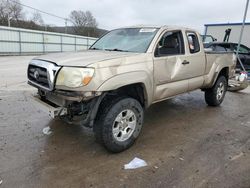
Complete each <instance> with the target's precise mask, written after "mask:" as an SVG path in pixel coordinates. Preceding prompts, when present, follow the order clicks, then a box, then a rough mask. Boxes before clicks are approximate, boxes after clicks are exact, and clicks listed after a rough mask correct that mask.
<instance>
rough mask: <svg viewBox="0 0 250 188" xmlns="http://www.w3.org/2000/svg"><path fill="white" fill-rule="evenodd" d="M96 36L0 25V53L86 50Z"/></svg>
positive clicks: (15, 53) (22, 53) (19, 53)
mask: <svg viewBox="0 0 250 188" xmlns="http://www.w3.org/2000/svg"><path fill="white" fill-rule="evenodd" d="M95 41H96V38H92V37H84V36H79V35H69V34H63V33H53V32H44V31H36V30H29V29H20V28H13V27H4V26H0V55H24V54H43V53H50V52H65V51H78V50H86V49H87V48H88V47H89V46H90V45H92V44H93V43H94V42H95Z"/></svg>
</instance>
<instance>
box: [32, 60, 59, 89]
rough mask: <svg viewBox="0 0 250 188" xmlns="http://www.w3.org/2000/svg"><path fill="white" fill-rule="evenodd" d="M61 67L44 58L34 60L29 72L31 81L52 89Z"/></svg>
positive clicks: (41, 86) (36, 84)
mask: <svg viewBox="0 0 250 188" xmlns="http://www.w3.org/2000/svg"><path fill="white" fill-rule="evenodd" d="M59 69H60V67H59V66H57V65H55V64H53V63H50V62H47V61H42V60H32V61H31V63H30V64H29V66H28V72H27V76H28V79H29V83H30V84H32V85H34V86H37V87H39V88H43V89H45V90H49V91H51V90H53V89H54V82H55V77H56V74H57V72H58V70H59Z"/></svg>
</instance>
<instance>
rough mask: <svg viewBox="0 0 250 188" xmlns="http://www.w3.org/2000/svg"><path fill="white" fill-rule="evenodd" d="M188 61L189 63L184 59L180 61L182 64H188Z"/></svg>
mask: <svg viewBox="0 0 250 188" xmlns="http://www.w3.org/2000/svg"><path fill="white" fill-rule="evenodd" d="M189 63H190V62H189V61H187V60H184V61H183V62H182V65H187V64H189Z"/></svg>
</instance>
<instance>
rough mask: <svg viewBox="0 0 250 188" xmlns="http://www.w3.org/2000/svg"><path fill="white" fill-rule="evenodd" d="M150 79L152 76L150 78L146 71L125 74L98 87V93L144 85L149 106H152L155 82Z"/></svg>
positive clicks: (116, 76) (112, 78) (114, 77)
mask: <svg viewBox="0 0 250 188" xmlns="http://www.w3.org/2000/svg"><path fill="white" fill-rule="evenodd" d="M150 78H152V76H151V77H150V75H149V74H148V73H147V72H145V71H134V72H125V73H122V74H118V75H115V76H113V77H111V78H109V79H107V80H106V81H105V82H103V83H102V84H101V85H100V86H99V87H98V89H97V91H112V90H116V89H118V88H120V87H123V86H127V85H131V84H136V83H142V84H143V86H144V95H145V97H146V100H147V105H150V104H151V103H152V99H153V91H154V88H153V80H151V79H150Z"/></svg>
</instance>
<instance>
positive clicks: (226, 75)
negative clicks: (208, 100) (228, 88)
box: [218, 67, 229, 80]
mask: <svg viewBox="0 0 250 188" xmlns="http://www.w3.org/2000/svg"><path fill="white" fill-rule="evenodd" d="M220 76H225V77H226V79H227V80H228V77H229V68H228V67H224V68H223V69H221V71H220V73H219V75H218V78H219V77H220Z"/></svg>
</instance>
